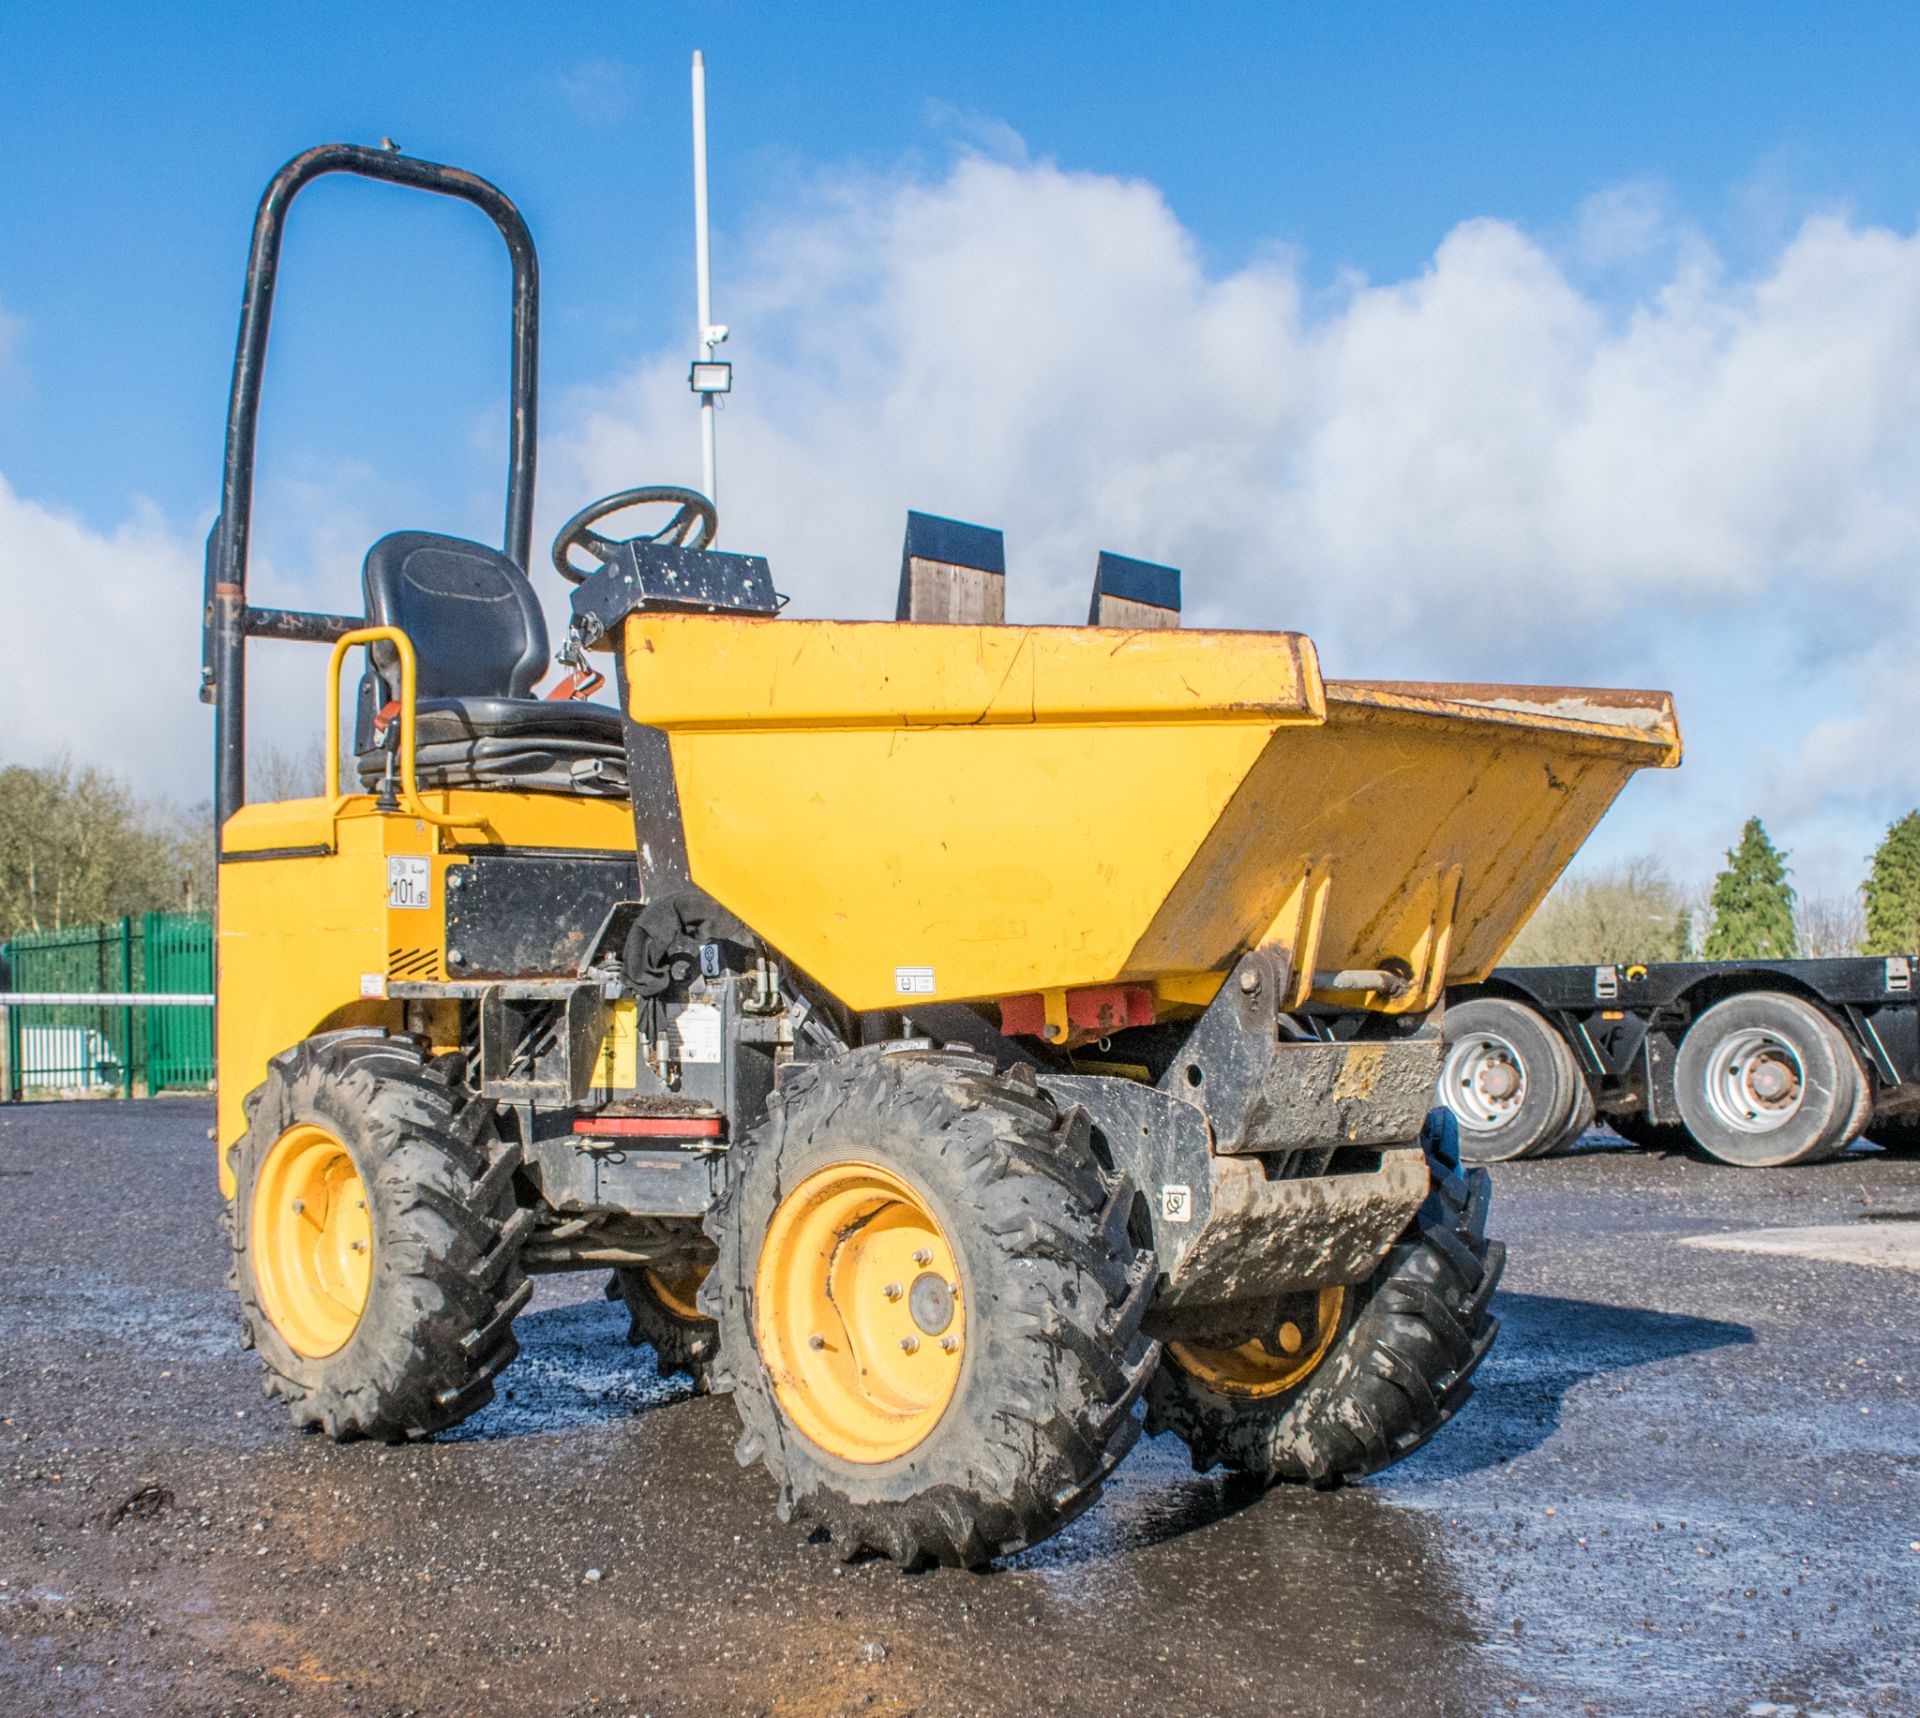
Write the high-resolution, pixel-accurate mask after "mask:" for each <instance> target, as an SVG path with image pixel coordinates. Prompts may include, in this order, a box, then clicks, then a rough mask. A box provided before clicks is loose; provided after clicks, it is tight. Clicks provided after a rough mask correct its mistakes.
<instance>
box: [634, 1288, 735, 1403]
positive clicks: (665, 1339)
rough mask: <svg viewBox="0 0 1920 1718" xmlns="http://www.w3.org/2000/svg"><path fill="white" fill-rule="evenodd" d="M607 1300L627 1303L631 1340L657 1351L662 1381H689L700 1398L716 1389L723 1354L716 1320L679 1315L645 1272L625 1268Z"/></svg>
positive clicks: (635, 1344) (656, 1362) (655, 1359)
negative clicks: (717, 1368)
mask: <svg viewBox="0 0 1920 1718" xmlns="http://www.w3.org/2000/svg"><path fill="white" fill-rule="evenodd" d="M607 1298H608V1299H609V1300H619V1301H624V1302H625V1304H626V1308H627V1319H628V1326H627V1341H628V1343H629V1344H630V1345H631V1346H632V1347H635V1348H651V1349H652V1350H653V1361H654V1367H655V1369H656V1370H657V1371H658V1372H659V1374H660V1376H661V1377H662V1378H685V1379H686V1380H687V1381H688V1383H690V1384H691V1385H692V1386H693V1393H694V1394H695V1395H696V1396H704V1395H707V1394H708V1393H709V1392H710V1391H711V1390H712V1388H713V1381H712V1376H711V1374H712V1370H713V1362H714V1358H715V1356H716V1355H717V1354H718V1353H719V1352H720V1331H719V1327H718V1326H717V1325H715V1323H714V1322H713V1320H712V1319H710V1318H702V1319H693V1320H689V1319H684V1318H681V1317H679V1316H677V1315H676V1314H675V1313H674V1312H672V1311H671V1310H670V1309H669V1308H668V1307H666V1306H665V1305H663V1304H662V1303H661V1300H660V1298H659V1296H658V1295H656V1294H655V1293H654V1292H653V1285H652V1284H651V1283H649V1282H648V1281H647V1277H646V1273H645V1272H644V1271H642V1270H636V1269H628V1268H626V1267H624V1266H623V1267H621V1268H620V1269H618V1270H616V1271H615V1272H614V1273H613V1280H612V1281H611V1282H610V1283H609V1284H608V1285H607Z"/></svg>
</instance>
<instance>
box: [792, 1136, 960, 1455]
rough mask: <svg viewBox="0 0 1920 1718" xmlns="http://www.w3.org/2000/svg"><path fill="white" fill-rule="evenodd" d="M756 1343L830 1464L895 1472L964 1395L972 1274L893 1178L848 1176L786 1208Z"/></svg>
mask: <svg viewBox="0 0 1920 1718" xmlns="http://www.w3.org/2000/svg"><path fill="white" fill-rule="evenodd" d="M754 1336H755V1338H756V1340H757V1341H758V1343H759V1346H760V1357H761V1359H762V1360H763V1361H764V1362H765V1363H766V1367H767V1372H768V1375H769V1377H770V1378H771V1379H772V1382H773V1392H774V1395H775V1397H776V1398H777V1399H778V1401H779V1403H780V1406H781V1408H782V1409H783V1410H784V1412H785V1413H786V1416H787V1418H788V1419H789V1420H791V1421H792V1422H793V1424H794V1425H795V1426H796V1427H798V1428H799V1430H800V1431H801V1432H802V1433H803V1434H805V1436H807V1437H808V1438H810V1439H812V1440H813V1442H814V1443H816V1444H818V1445H819V1446H820V1448H821V1449H823V1450H825V1451H827V1452H828V1454H830V1455H835V1456H839V1457H841V1458H842V1459H843V1460H846V1461H851V1462H884V1461H892V1460H894V1459H895V1458H896V1457H898V1456H903V1455H905V1454H906V1453H907V1452H908V1451H909V1450H911V1449H913V1448H914V1447H915V1446H916V1445H918V1444H919V1443H920V1442H921V1441H922V1440H924V1439H925V1438H926V1437H927V1435H928V1434H929V1433H930V1432H931V1431H932V1430H933V1428H934V1426H935V1425H936V1424H938V1422H939V1419H940V1416H941V1415H942V1414H943V1413H944V1412H945V1411H946V1407H947V1404H948V1402H950V1401H951V1400H952V1399H953V1392H954V1388H955V1386H956V1385H957V1384H958V1383H959V1381H960V1362H961V1358H962V1356H963V1355H964V1354H965V1352H966V1311H965V1307H964V1305H963V1297H962V1292H961V1282H960V1267H959V1263H958V1261H957V1260H956V1258H955V1257H954V1252H953V1248H952V1246H951V1245H950V1244H949V1242H948V1240H947V1237H946V1235H945V1234H944V1233H943V1232H942V1230H941V1227H940V1224H939V1223H938V1221H936V1220H935V1218H934V1216H933V1213H932V1212H931V1211H930V1210H928V1208H927V1205H926V1202H925V1201H924V1200H923V1199H922V1198H921V1197H920V1195H919V1194H918V1193H917V1192H916V1191H915V1190H914V1189H913V1187H912V1186H911V1185H910V1184H909V1183H908V1182H906V1181H904V1180H903V1179H902V1178H901V1177H900V1176H898V1175H896V1174H894V1173H893V1172H892V1171H891V1170H887V1169H882V1168H880V1167H879V1166H878V1165H876V1164H871V1163H836V1164H833V1165H831V1166H830V1167H828V1168H826V1169H820V1170H816V1171H815V1172H814V1173H813V1174H811V1175H809V1176H808V1177H807V1178H806V1179H805V1180H804V1181H802V1182H801V1183H800V1184H799V1186H797V1187H795V1188H794V1189H793V1190H792V1192H790V1193H789V1194H788V1195H787V1196H786V1197H785V1198H784V1199H782V1200H781V1201H780V1205H779V1208H778V1209H777V1210H776V1211H775V1212H774V1214H773V1221H772V1222H771V1223H769V1224H768V1225H767V1237H766V1240H765V1241H764V1243H762V1246H761V1250H760V1268H759V1270H758V1271H757V1273H756V1274H755V1279H754Z"/></svg>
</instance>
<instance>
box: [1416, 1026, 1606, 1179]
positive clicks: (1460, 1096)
mask: <svg viewBox="0 0 1920 1718" xmlns="http://www.w3.org/2000/svg"><path fill="white" fill-rule="evenodd" d="M1441 1034H1442V1036H1443V1037H1444V1038H1445V1039H1446V1044H1447V1050H1446V1059H1445V1060H1444V1062H1443V1063H1442V1064H1441V1069H1440V1101H1441V1102H1442V1103H1444V1104H1445V1105H1446V1106H1447V1107H1448V1108H1449V1109H1450V1110H1452V1111H1453V1112H1454V1114H1455V1115H1456V1116H1457V1117H1458V1118H1459V1122H1460V1152H1461V1155H1462V1156H1463V1157H1464V1158H1465V1159H1466V1160H1467V1161H1468V1162H1470V1163H1506V1162H1510V1161H1511V1160H1512V1159H1514V1158H1517V1157H1531V1156H1534V1155H1536V1154H1537V1153H1541V1152H1545V1151H1549V1150H1552V1149H1553V1148H1554V1147H1555V1146H1556V1145H1557V1144H1558V1143H1559V1142H1560V1140H1561V1138H1562V1136H1563V1135H1564V1134H1565V1132H1566V1129H1567V1125H1568V1123H1569V1122H1570V1121H1571V1120H1572V1119H1573V1115H1574V1104H1575V1102H1576V1100H1577V1098H1578V1096H1579V1089H1580V1088H1581V1087H1582V1086H1583V1085H1584V1082H1583V1081H1582V1080H1581V1079H1580V1076H1579V1073H1578V1071H1577V1070H1576V1069H1575V1067H1574V1063H1573V1052H1572V1051H1571V1050H1569V1049H1568V1048H1567V1046H1566V1043H1565V1041H1564V1040H1563V1039H1562V1038H1561V1036H1560V1034H1559V1033H1558V1032H1556V1031H1555V1030H1554V1029H1553V1028H1552V1027H1551V1026H1550V1025H1548V1024H1547V1022H1546V1021H1545V1020H1544V1019H1542V1018H1541V1016H1540V1015H1539V1014H1538V1013H1536V1012H1535V1011H1534V1010H1533V1009H1531V1008H1529V1007H1528V1006H1527V1005H1526V1004H1525V1003H1524V1002H1514V1001H1511V1000H1510V999H1509V998H1507V997H1504V996H1476V997H1474V998H1473V999H1472V1000H1471V1001H1468V1002H1461V1003H1456V1004H1454V1005H1453V1006H1452V1007H1450V1008H1448V1009H1447V1012H1446V1015H1445V1017H1444V1019H1443V1020H1442V1022H1441Z"/></svg>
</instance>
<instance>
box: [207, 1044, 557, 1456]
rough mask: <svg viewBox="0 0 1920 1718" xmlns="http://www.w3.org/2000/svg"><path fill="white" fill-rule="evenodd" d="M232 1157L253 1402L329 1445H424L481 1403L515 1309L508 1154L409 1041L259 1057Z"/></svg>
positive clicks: (484, 1114)
mask: <svg viewBox="0 0 1920 1718" xmlns="http://www.w3.org/2000/svg"><path fill="white" fill-rule="evenodd" d="M247 1116H248V1122H247V1131H246V1133H245V1134H244V1135H242V1136H241V1139H240V1142H239V1144H238V1145H237V1146H236V1147H235V1148H234V1151H233V1166H234V1173H235V1176H236V1177H237V1180H238V1183H239V1186H238V1191H237V1194H236V1197H235V1200H234V1205H233V1213H232V1215H233V1222H232V1230H233V1269H232V1273H231V1276H230V1279H229V1280H230V1281H231V1282H232V1284H233V1286H234V1288H235V1290H236V1291H237V1293H238V1294H239V1297H240V1316H241V1320H242V1323H243V1325H244V1327H245V1331H246V1337H247V1341H248V1344H249V1346H251V1347H252V1348H253V1349H254V1350H255V1351H256V1352H257V1353H258V1354H259V1356H260V1360H261V1363H262V1365H263V1366H264V1367H265V1369H266V1376H265V1378H264V1379H263V1381H262V1388H263V1389H264V1390H265V1392H266V1394H267V1395H268V1396H270V1397H272V1398H274V1399H276V1400H278V1401H282V1402H284V1403H286V1405H287V1410H288V1413H289V1414H290V1415H291V1416H292V1419H293V1423H294V1424H295V1425H297V1426H311V1427H317V1428H319V1429H320V1430H321V1431H323V1432H325V1433H326V1435H327V1436H328V1437H330V1438H334V1439H339V1440H345V1439H349V1438H380V1439H385V1440H388V1441H397V1440H400V1439H404V1438H419V1437H425V1436H427V1435H428V1434H429V1433H432V1432H436V1431H439V1430H441V1429H443V1428H444V1427H447V1426H450V1425H453V1424H455V1423H456V1422H457V1421H460V1420H463V1419H465V1418H466V1417H467V1416H468V1415H469V1414H471V1413H473V1412H474V1411H475V1410H476V1409H477V1408H480V1407H483V1406H484V1405H485V1404H486V1403H487V1402H489V1401H491V1400H492V1398H493V1381H494V1379H495V1378H496V1377H498V1376H499V1374H500V1373H501V1372H502V1371H503V1370H504V1369H505V1368H506V1367H507V1366H508V1364H510V1363H511V1361H512V1360H513V1358H514V1356H515V1355H516V1354H518V1352H519V1344H518V1343H517V1342H516V1341H515V1340H514V1335H513V1320H514V1316H515V1315H516V1314H517V1313H518V1312H519V1311H520V1310H521V1308H522V1307H524V1306H525V1305H526V1304H527V1301H528V1300H529V1299H530V1298H531V1297H532V1294H533V1284H532V1282H531V1281H529V1280H528V1279H527V1278H526V1277H525V1276H524V1275H522V1273H521V1271H520V1268H519V1251H520V1243H521V1241H522V1239H523V1238H524V1236H525V1232H526V1230H527V1229H528V1228H529V1227H530V1226H531V1225H532V1222H533V1214H532V1212H530V1211H522V1210H518V1209H516V1203H515V1198H514V1191H513V1173H514V1170H515V1169H516V1168H517V1167H518V1166H519V1163H520V1150H519V1147H518V1146H515V1145H510V1144H508V1143H506V1142H504V1141H502V1140H500V1139H499V1138H498V1137H497V1136H496V1134H495V1132H494V1126H493V1106H492V1105H491V1104H487V1103H484V1102H483V1101H481V1100H480V1099H477V1098H471V1097H469V1096H467V1095H466V1094H465V1093H464V1092H463V1091H462V1090H461V1089H460V1088H459V1086H458V1085H457V1084H456V1083H455V1082H454V1081H453V1080H452V1079H450V1078H449V1077H448V1072H447V1068H446V1066H445V1064H443V1063H441V1062H439V1061H435V1060H430V1059H429V1058H428V1057H427V1056H426V1054H425V1053H424V1052H423V1051H422V1049H421V1048H420V1047H419V1046H418V1045H417V1044H415V1043H414V1042H413V1041H412V1040H410V1039H403V1038H388V1037H386V1036H384V1035H382V1034H379V1033H368V1032H340V1033H330V1034H327V1035H324V1036H322V1037H318V1038H310V1039H308V1040H307V1041H306V1042H305V1043H303V1044H300V1045H297V1046H296V1047H295V1048H293V1049H291V1050H288V1051H285V1052H284V1053H282V1054H281V1055H279V1056H276V1057H275V1058H274V1059H273V1062H272V1063H271V1065H270V1066H269V1068H268V1071H267V1078H266V1080H265V1082H264V1083H263V1084H262V1085H261V1086H260V1087H259V1088H258V1089H257V1090H255V1091H254V1092H252V1093H251V1094H249V1096H248V1098H247Z"/></svg>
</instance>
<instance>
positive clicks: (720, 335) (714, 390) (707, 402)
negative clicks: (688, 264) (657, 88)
mask: <svg viewBox="0 0 1920 1718" xmlns="http://www.w3.org/2000/svg"><path fill="white" fill-rule="evenodd" d="M693 270H694V286H695V291H696V293H697V295H698V299H699V319H700V336H699V347H700V353H699V356H698V357H696V358H695V359H694V361H693V367H692V369H691V370H689V371H688V373H687V384H688V386H689V387H691V388H692V389H693V391H694V393H696V394H698V395H699V396H700V477H701V488H702V489H703V490H704V491H705V493H706V497H707V499H708V500H709V501H711V502H714V503H715V504H716V505H718V503H719V500H720V489H719V482H720V479H719V473H718V470H717V468H716V457H715V453H714V437H713V419H714V410H715V403H716V401H717V399H718V397H719V396H720V395H721V394H724V393H726V392H728V391H729V390H730V389H731V388H732V386H733V366H732V365H731V364H728V363H726V362H724V361H722V360H719V359H716V358H715V357H714V355H713V352H714V348H715V347H716V346H718V345H720V343H721V342H722V341H724V340H725V339H726V337H727V327H726V324H725V323H724V322H715V321H714V320H713V279H712V274H711V271H710V269H709V266H708V256H707V63H706V60H705V59H704V58H703V57H702V55H701V53H700V51H699V50H698V49H697V48H696V49H695V50H694V55H693Z"/></svg>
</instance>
